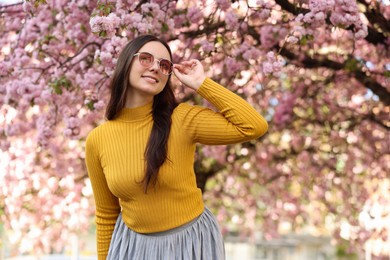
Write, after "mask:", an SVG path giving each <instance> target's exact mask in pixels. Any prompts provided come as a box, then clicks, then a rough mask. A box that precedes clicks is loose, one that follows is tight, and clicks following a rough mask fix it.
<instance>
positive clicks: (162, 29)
mask: <svg viewBox="0 0 390 260" xmlns="http://www.w3.org/2000/svg"><path fill="white" fill-rule="evenodd" d="M168 31H169V26H168V24H167V23H163V24H162V26H161V32H163V33H166V32H168Z"/></svg>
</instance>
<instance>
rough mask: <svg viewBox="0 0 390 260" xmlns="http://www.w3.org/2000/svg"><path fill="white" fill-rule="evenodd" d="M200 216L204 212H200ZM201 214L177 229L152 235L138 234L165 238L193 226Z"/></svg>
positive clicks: (146, 234)
mask: <svg viewBox="0 0 390 260" xmlns="http://www.w3.org/2000/svg"><path fill="white" fill-rule="evenodd" d="M202 214H204V211H203V212H202ZM202 214H200V215H199V216H198V217H196V218H194V219H193V220H191V221H189V222H187V223H185V224H183V225H181V226H178V227H175V228H172V229H168V230H165V231H161V232H154V233H140V234H142V235H145V236H156V237H158V236H166V235H169V234H173V233H176V232H180V231H182V230H184V229H186V228H188V227H190V226H191V225H193V224H194V223H195V222H196V221H197V220H198V219H199V218H200V216H202Z"/></svg>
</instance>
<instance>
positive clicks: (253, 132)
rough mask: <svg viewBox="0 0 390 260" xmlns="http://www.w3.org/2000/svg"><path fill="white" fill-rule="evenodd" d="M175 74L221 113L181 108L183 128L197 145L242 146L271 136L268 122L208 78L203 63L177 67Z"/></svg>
mask: <svg viewBox="0 0 390 260" xmlns="http://www.w3.org/2000/svg"><path fill="white" fill-rule="evenodd" d="M174 72H175V75H176V76H177V77H178V79H179V80H180V81H181V82H182V83H183V84H185V85H186V86H188V87H190V88H192V89H194V90H196V91H197V93H198V94H200V95H201V96H202V97H204V98H205V99H206V100H208V101H209V102H210V103H211V104H213V105H214V106H215V107H216V108H217V109H218V111H219V112H214V111H213V110H211V109H208V108H203V107H199V106H189V105H182V106H181V108H182V109H181V111H180V112H179V113H180V114H181V115H180V116H181V118H182V123H183V128H184V129H186V132H187V133H189V134H190V135H191V136H192V138H193V141H194V142H200V143H203V144H229V143H238V142H245V141H248V140H251V139H255V138H258V137H260V136H262V135H263V134H264V133H266V132H267V130H268V123H267V121H266V120H265V119H264V118H263V117H262V116H261V115H260V114H259V113H258V112H257V111H256V110H255V109H254V108H253V107H252V106H251V105H250V104H249V103H248V102H246V101H245V100H244V99H242V98H241V97H239V96H238V95H236V94H234V93H233V92H231V91H229V90H228V89H226V88H224V87H223V86H221V85H219V84H218V83H216V82H214V81H212V80H211V79H209V78H206V77H205V76H204V70H203V66H202V64H201V63H200V62H199V61H197V60H193V61H189V62H184V63H183V64H180V65H176V64H175V70H174ZM201 80H203V81H201ZM198 84H199V85H198Z"/></svg>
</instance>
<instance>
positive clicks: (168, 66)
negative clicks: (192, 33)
mask: <svg viewBox="0 0 390 260" xmlns="http://www.w3.org/2000/svg"><path fill="white" fill-rule="evenodd" d="M134 56H138V61H139V63H140V64H141V65H142V66H144V67H146V68H150V67H152V66H153V64H154V61H155V60H157V64H158V68H159V69H160V71H161V73H162V74H164V75H170V74H171V73H172V71H173V63H172V62H171V61H170V60H167V59H157V58H155V57H154V56H153V55H152V54H150V53H148V52H138V53H136V54H134Z"/></svg>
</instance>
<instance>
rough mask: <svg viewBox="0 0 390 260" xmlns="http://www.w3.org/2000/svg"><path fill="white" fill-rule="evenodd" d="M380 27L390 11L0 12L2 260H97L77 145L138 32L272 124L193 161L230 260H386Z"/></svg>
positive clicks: (385, 78) (338, 4) (388, 193)
mask: <svg viewBox="0 0 390 260" xmlns="http://www.w3.org/2000/svg"><path fill="white" fill-rule="evenodd" d="M389 18H390V2H389V1H388V0H351V1H344V0H268V1H265V0H257V1H256V0H246V1H243V0H217V1H209V0H201V1H191V0H179V1H168V0H154V1H144V0H141V1H123V0H121V1H90V0H80V1H73V0H30V1H5V0H0V105H1V106H0V183H1V184H2V185H1V186H0V221H1V222H0V237H1V240H0V259H9V260H11V259H13V260H16V259H18V260H19V259H20V260H21V259H23V260H27V259H72V260H73V259H96V257H95V254H96V245H95V224H94V200H93V195H92V190H91V185H90V182H89V179H88V174H87V172H86V169H85V164H84V158H85V152H84V151H85V150H84V145H85V138H86V136H87V134H88V133H89V131H91V130H92V129H93V128H94V127H96V126H97V125H99V124H101V123H102V122H103V121H104V116H103V115H104V109H105V106H106V103H107V95H108V83H109V79H110V76H111V75H112V73H113V70H114V67H115V64H116V59H117V57H118V54H119V52H120V51H121V49H122V47H123V46H124V45H125V44H126V43H127V42H128V41H129V40H131V39H132V38H134V37H135V36H137V35H140V34H147V33H148V34H154V35H156V36H158V37H161V38H162V39H164V40H166V41H167V42H168V43H169V45H170V46H171V48H172V51H173V53H174V57H173V58H174V62H175V63H179V62H181V61H182V60H188V59H191V58H196V59H200V60H201V61H202V63H203V65H204V66H205V68H206V69H207V73H208V76H209V77H211V78H212V79H214V80H215V81H217V82H219V83H221V84H222V85H224V86H225V87H226V88H228V89H230V90H232V91H234V92H235V93H237V94H238V95H240V96H242V97H243V98H244V99H246V100H247V101H248V102H250V103H251V104H252V105H253V106H254V107H255V108H256V109H257V111H259V113H261V114H262V115H264V117H265V118H266V119H267V121H268V123H269V131H268V133H267V134H266V135H264V136H262V137H261V138H259V139H258V140H253V141H251V142H246V143H242V144H237V145H227V146H198V148H197V152H196V155H195V156H196V162H195V165H194V167H195V170H196V174H197V181H198V186H199V188H200V189H202V191H203V194H204V199H205V202H206V205H207V206H208V207H209V208H210V209H211V210H212V211H213V213H214V214H215V215H216V216H217V219H218V221H219V224H220V226H221V228H222V231H223V235H224V238H225V242H226V252H227V259H231V260H233V259H240V260H244V259H275V260H277V259H366V260H370V259H389V257H390V238H389V227H390V224H389V223H390V202H389V200H390V180H389V175H390V174H389V173H390V138H389V128H390V116H389V112H390V81H389V78H390V55H389V50H390V49H389V45H390V22H389ZM172 81H173V84H174V86H175V94H176V97H177V99H178V100H179V101H180V102H188V103H191V104H198V105H203V106H210V105H209V104H208V103H207V102H205V101H204V100H202V99H201V98H200V97H199V96H198V95H196V93H194V92H192V91H191V90H188V89H185V88H183V87H182V86H180V85H179V84H178V82H177V80H176V79H175V78H174V77H172Z"/></svg>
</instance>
